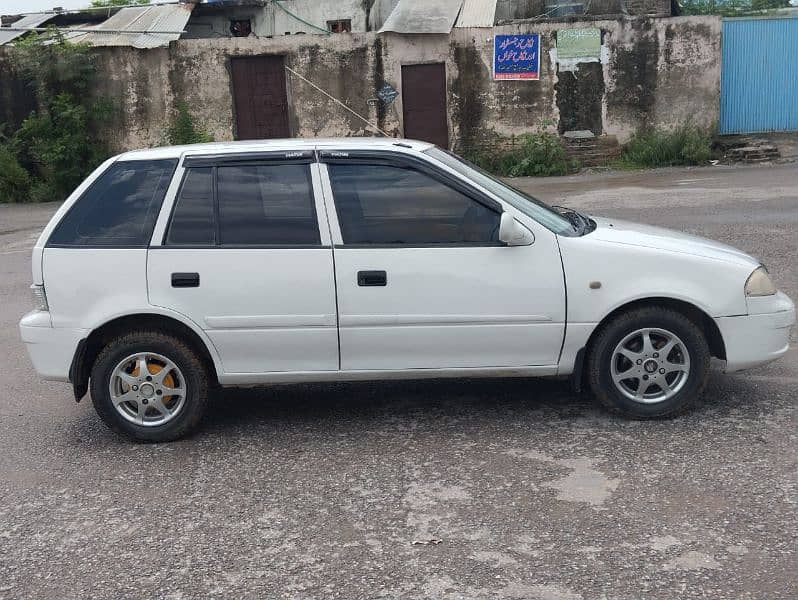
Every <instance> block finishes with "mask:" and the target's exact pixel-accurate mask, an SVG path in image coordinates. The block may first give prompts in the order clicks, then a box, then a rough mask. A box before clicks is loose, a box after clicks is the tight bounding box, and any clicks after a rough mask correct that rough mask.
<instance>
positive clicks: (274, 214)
mask: <svg viewBox="0 0 798 600" xmlns="http://www.w3.org/2000/svg"><path fill="white" fill-rule="evenodd" d="M217 177H218V184H217V185H218V188H217V194H218V202H219V235H220V243H221V244H222V245H223V246H227V245H244V246H268V245H317V244H320V243H321V240H320V237H319V225H318V221H317V219H316V209H315V206H314V204H313V191H312V187H311V183H310V170H309V169H308V166H307V165H304V164H299V165H294V164H282V165H279V164H277V165H241V166H229V167H219V168H218V175H217Z"/></svg>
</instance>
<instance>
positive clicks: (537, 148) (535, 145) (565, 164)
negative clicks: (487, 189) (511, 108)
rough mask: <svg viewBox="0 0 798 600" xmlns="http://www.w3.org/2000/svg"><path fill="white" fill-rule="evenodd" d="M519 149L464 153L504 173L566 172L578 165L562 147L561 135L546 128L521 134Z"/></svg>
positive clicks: (504, 175) (486, 166)
mask: <svg viewBox="0 0 798 600" xmlns="http://www.w3.org/2000/svg"><path fill="white" fill-rule="evenodd" d="M519 140H520V144H519V147H518V148H517V149H514V150H507V151H504V152H492V153H491V152H484V151H483V152H475V153H474V152H472V153H466V154H465V157H466V158H467V159H468V160H470V161H471V162H473V163H474V164H476V165H478V166H480V167H482V168H483V169H485V170H486V171H489V172H491V173H494V174H496V175H500V176H503V177H526V176H534V177H540V176H551V175H567V174H568V173H572V172H574V171H576V170H577V169H579V163H578V162H577V161H575V160H573V159H571V158H570V157H569V156H568V154H567V153H566V151H565V148H563V145H562V143H561V142H560V138H559V136H557V135H556V134H554V133H550V132H548V131H544V130H543V128H541V129H539V130H538V131H537V132H535V133H528V134H525V135H522V136H520V137H519Z"/></svg>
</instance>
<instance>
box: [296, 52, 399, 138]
mask: <svg viewBox="0 0 798 600" xmlns="http://www.w3.org/2000/svg"><path fill="white" fill-rule="evenodd" d="M285 70H286V71H288V72H289V73H291V74H292V75H296V76H297V77H299V78H300V79H301V80H302V81H304V82H305V83H307V84H308V85H310V86H311V87H313V88H314V89H316V90H318V91H319V92H321V93H322V94H324V95H325V96H327V97H328V98H329V99H330V100H332V101H333V102H335V103H336V104H340V105H341V106H342V107H343V108H345V109H346V110H348V111H349V112H350V113H352V114H353V115H355V116H356V117H357V118H358V119H360V120H361V121H363V122H364V123H365V124H366V125H368V126H369V127H371V128H372V129H373V130H375V131H377V132H379V133H380V134H382V135H383V136H385V137H391V136H390V135H388V134H387V133H386V132H385V131H383V130H382V129H380V128H379V127H377V126H376V125H373V124H372V123H371V121H369V120H368V119H367V118H366V117H363V116H361V115H359V114H357V113H356V112H355V111H353V110H352V109H351V108H349V107H348V106H347V105H346V104H344V103H343V102H341V101H340V100H339V99H338V98H336V97H335V96H331V95H330V94H328V93H327V92H325V91H324V90H323V89H321V88H320V87H319V86H317V85H316V84H315V83H313V82H312V81H311V80H310V79H307V78H305V77H302V75H300V74H299V73H297V72H296V71H294V70H293V69H292V68H291V67H286V68H285Z"/></svg>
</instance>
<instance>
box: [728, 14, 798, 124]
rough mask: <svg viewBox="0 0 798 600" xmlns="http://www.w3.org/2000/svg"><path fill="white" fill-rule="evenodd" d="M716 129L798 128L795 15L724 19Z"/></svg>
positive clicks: (797, 55) (797, 29)
mask: <svg viewBox="0 0 798 600" xmlns="http://www.w3.org/2000/svg"><path fill="white" fill-rule="evenodd" d="M721 48H722V61H721V75H720V80H721V84H720V132H721V133H752V132H757V131H798V18H770V19H765V18H738V19H724V21H723V37H722V38H721Z"/></svg>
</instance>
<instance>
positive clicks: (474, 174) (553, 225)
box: [424, 146, 574, 235]
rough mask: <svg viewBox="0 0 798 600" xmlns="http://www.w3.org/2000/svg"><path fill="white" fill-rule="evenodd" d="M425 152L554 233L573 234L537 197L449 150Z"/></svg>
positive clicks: (568, 224) (562, 219) (551, 209)
mask: <svg viewBox="0 0 798 600" xmlns="http://www.w3.org/2000/svg"><path fill="white" fill-rule="evenodd" d="M424 153H425V154H428V155H429V156H431V157H433V158H435V159H436V160H439V161H440V162H442V163H443V164H445V165H446V166H447V167H450V168H451V169H454V170H455V171H457V172H458V173H460V174H461V175H465V176H466V177H467V178H468V179H470V180H471V181H473V182H474V183H476V184H477V185H480V186H482V187H483V188H484V189H486V190H488V191H489V192H491V193H493V194H496V196H498V197H499V198H501V199H502V200H504V201H505V202H508V203H509V204H511V205H513V206H514V207H515V208H517V209H518V210H520V211H521V212H523V213H524V214H526V215H528V216H530V217H532V218H533V219H535V220H536V221H537V222H538V223H540V224H541V225H543V226H544V227H547V228H548V229H550V230H551V231H553V232H554V233H559V234H561V235H572V234H573V231H574V229H573V226H572V225H571V222H570V221H569V220H568V219H566V218H565V217H564V216H563V215H561V214H560V213H559V212H557V211H556V210H554V209H553V208H552V207H550V206H549V205H548V204H546V203H545V202H541V201H540V200H538V199H537V198H533V197H532V196H530V195H529V194H526V193H525V192H522V191H520V190H517V189H515V188H514V187H512V186H511V185H508V184H507V183H506V182H504V181H502V180H501V179H499V178H497V177H494V176H493V175H491V174H490V173H488V172H487V171H484V170H482V169H480V168H479V167H477V166H476V165H474V164H473V163H470V162H468V161H467V160H465V159H464V158H462V157H460V156H457V155H456V154H454V153H452V152H449V151H448V150H442V149H441V148H438V147H437V146H436V147H433V148H430V149H429V150H424Z"/></svg>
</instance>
